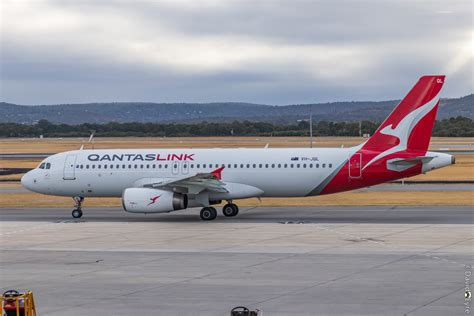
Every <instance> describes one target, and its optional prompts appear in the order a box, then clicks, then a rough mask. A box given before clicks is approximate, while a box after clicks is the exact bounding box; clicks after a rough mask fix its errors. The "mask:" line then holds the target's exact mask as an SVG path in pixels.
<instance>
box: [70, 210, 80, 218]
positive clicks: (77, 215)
mask: <svg viewBox="0 0 474 316" xmlns="http://www.w3.org/2000/svg"><path fill="white" fill-rule="evenodd" d="M71 215H72V217H74V218H81V217H82V211H81V210H79V209H75V210H73V211H72V213H71Z"/></svg>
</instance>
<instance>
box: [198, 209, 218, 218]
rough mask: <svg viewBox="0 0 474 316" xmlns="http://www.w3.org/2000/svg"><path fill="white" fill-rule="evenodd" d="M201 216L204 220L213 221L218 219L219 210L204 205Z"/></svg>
mask: <svg viewBox="0 0 474 316" xmlns="http://www.w3.org/2000/svg"><path fill="white" fill-rule="evenodd" d="M200 216H201V219H202V220H203V221H212V220H214V219H216V217H217V211H216V209H215V208H213V207H203V208H202V209H201V214H200Z"/></svg>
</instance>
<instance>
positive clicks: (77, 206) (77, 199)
mask: <svg viewBox="0 0 474 316" xmlns="http://www.w3.org/2000/svg"><path fill="white" fill-rule="evenodd" d="M73 200H74V210H73V211H72V213H71V214H72V217H74V218H81V217H82V202H84V198H83V197H82V196H74V197H73Z"/></svg>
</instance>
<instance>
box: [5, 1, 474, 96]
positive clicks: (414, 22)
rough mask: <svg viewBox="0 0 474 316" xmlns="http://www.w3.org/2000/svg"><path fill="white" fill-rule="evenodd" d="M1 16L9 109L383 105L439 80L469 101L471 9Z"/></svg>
mask: <svg viewBox="0 0 474 316" xmlns="http://www.w3.org/2000/svg"><path fill="white" fill-rule="evenodd" d="M1 12H2V25H1V26H2V27H1V39H0V44H1V67H2V74H1V81H2V86H3V88H2V91H1V94H2V99H3V100H4V101H9V102H17V103H28V104H40V103H63V102H93V101H132V100H133V101H135V100H137V101H155V102H173V101H175V102H180V101H187V102H207V101H246V102H259V103H270V104H286V103H303V102H316V101H336V100H352V99H361V98H364V99H390V98H398V97H401V96H402V94H403V93H405V92H406V89H408V88H409V86H410V85H412V84H413V83H414V81H415V80H416V79H417V77H419V76H420V75H422V74H425V73H439V72H447V73H448V75H449V76H451V77H452V78H449V77H448V80H453V82H455V83H456V88H455V89H452V91H453V92H452V93H454V92H455V93H460V92H461V93H463V94H467V93H470V91H471V90H472V83H473V81H472V75H471V76H469V74H470V70H469V69H471V68H472V61H473V55H472V46H471V45H472V44H471V43H472V24H471V23H472V21H471V16H470V2H469V1H457V2H454V3H451V2H450V3H449V5H448V4H447V3H446V2H444V1H440V2H433V1H430V2H426V1H410V2H398V1H389V2H383V3H379V1H375V0H373V1H363V2H360V1H358V2H353V1H317V2H310V1H261V2H258V3H255V2H253V1H184V0H180V1H171V0H169V1H138V2H132V1H53V0H25V1H14V0H6V1H3V2H2V9H1ZM466 78H467V79H468V80H467V81H466ZM461 79H462V80H461ZM25 92H27V93H25ZM450 93H451V92H450V91H447V95H450ZM454 96H459V95H454Z"/></svg>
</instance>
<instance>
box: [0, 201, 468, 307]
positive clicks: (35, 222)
mask: <svg viewBox="0 0 474 316" xmlns="http://www.w3.org/2000/svg"><path fill="white" fill-rule="evenodd" d="M70 211H71V210H70V209H61V208H57V209H47V208H46V209H0V262H1V269H0V289H1V290H6V289H11V288H13V289H21V290H24V289H31V290H32V291H33V292H34V295H35V300H36V304H37V309H38V312H39V315H85V314H86V315H229V312H230V310H231V309H232V308H233V307H235V306H239V305H244V306H247V307H249V308H251V309H260V310H262V311H263V313H264V315H316V314H328V315H384V314H388V315H462V314H465V311H466V308H470V305H469V304H468V305H465V304H464V303H465V301H464V292H465V288H466V283H465V282H467V286H468V287H469V288H470V287H472V278H473V277H472V276H471V274H470V273H471V271H472V267H471V266H472V265H473V261H474V260H473V259H474V257H473V254H474V251H473V250H474V249H473V246H474V244H473V237H474V229H473V228H474V226H473V224H474V210H473V208H472V207H456V206H448V207H257V208H242V209H241V214H239V215H238V216H237V217H235V218H225V217H224V216H222V215H220V216H219V217H218V218H217V219H216V220H215V221H212V222H202V221H201V220H200V219H199V216H198V212H199V210H198V209H191V210H185V211H179V212H174V213H170V214H157V215H138V214H128V213H126V212H124V211H123V210H121V209H116V208H109V209H101V208H86V209H84V217H83V218H81V219H79V220H74V219H72V218H71V217H70ZM467 275H469V277H467V279H468V280H467V281H466V276H467ZM470 311H471V313H472V310H470Z"/></svg>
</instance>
